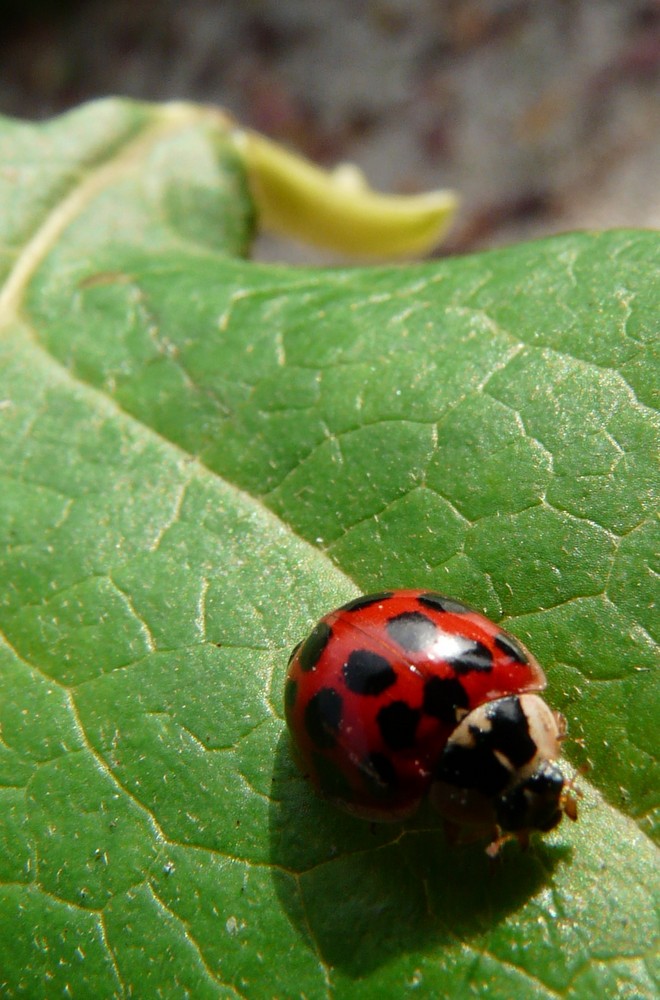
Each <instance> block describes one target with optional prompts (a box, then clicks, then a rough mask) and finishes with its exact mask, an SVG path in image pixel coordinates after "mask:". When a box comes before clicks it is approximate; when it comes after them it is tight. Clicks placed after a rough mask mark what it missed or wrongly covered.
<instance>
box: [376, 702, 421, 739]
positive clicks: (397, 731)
mask: <svg viewBox="0 0 660 1000" xmlns="http://www.w3.org/2000/svg"><path fill="white" fill-rule="evenodd" d="M420 716H421V712H420V711H419V709H418V708H411V707H410V705H407V704H406V702H405V701H393V702H391V703H390V704H389V705H386V706H385V708H381V710H380V712H379V713H378V715H377V717H376V718H377V721H378V728H379V729H380V734H381V736H382V737H383V742H384V743H385V745H386V746H387V747H389V749H390V750H406V749H408V748H409V747H412V746H414V743H415V733H416V731H417V725H418V723H419V719H420Z"/></svg>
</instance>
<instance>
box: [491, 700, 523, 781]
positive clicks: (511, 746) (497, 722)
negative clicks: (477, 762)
mask: <svg viewBox="0 0 660 1000" xmlns="http://www.w3.org/2000/svg"><path fill="white" fill-rule="evenodd" d="M486 718H487V719H488V720H489V721H490V725H491V729H490V732H489V733H487V734H485V735H486V737H487V739H488V744H489V746H491V747H492V748H493V750H499V751H500V753H502V754H504V756H505V757H506V758H507V759H508V760H510V761H511V763H512V764H513V766H514V767H522V765H523V764H526V763H527V762H528V761H530V760H531V759H532V757H533V756H534V754H535V753H536V744H535V742H534V740H533V739H532V737H531V736H530V735H529V723H528V721H527V716H526V715H525V713H524V712H523V710H522V706H521V704H520V699H519V698H518V697H516V695H511V696H509V697H508V698H497V700H496V701H493V702H491V703H490V705H488V707H487V708H486Z"/></svg>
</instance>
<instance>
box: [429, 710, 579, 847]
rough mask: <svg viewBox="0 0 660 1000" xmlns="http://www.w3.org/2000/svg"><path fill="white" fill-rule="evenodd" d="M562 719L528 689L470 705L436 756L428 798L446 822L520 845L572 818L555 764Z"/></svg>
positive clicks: (570, 804) (568, 791)
mask: <svg viewBox="0 0 660 1000" xmlns="http://www.w3.org/2000/svg"><path fill="white" fill-rule="evenodd" d="M564 733H565V723H564V720H563V718H562V717H561V716H560V715H558V714H557V713H555V712H553V711H551V709H550V708H548V706H547V705H546V703H545V702H544V701H543V699H542V698H540V697H539V696H538V695H534V694H522V695H509V696H507V697H504V698H496V699H494V700H493V701H490V702H486V703H485V704H484V705H480V706H479V707H478V708H475V709H473V710H472V711H471V712H470V713H469V714H468V715H466V716H465V717H464V718H463V720H462V721H461V723H460V724H459V725H458V726H457V727H456V729H455V730H454V732H453V733H452V735H451V736H450V738H449V740H448V741H447V745H446V746H445V749H444V751H443V753H442V755H441V757H440V760H439V762H438V766H437V768H436V771H435V774H434V785H433V788H432V791H431V796H432V799H433V801H434V802H435V804H436V807H437V808H438V809H439V810H440V812H441V813H442V814H443V815H444V816H445V818H446V819H448V820H449V821H450V822H453V823H458V824H472V825H476V826H478V825H481V826H483V827H488V826H490V828H491V829H492V828H493V827H494V826H496V827H498V828H499V830H500V832H501V833H502V834H504V835H505V836H504V838H503V839H504V840H506V839H507V835H511V834H513V835H515V836H516V837H517V838H518V839H519V840H520V841H521V843H524V842H526V840H527V838H528V835H529V833H530V832H532V831H533V830H540V831H541V832H543V833H546V832H547V831H548V830H552V829H553V828H554V827H555V826H557V824H558V823H559V822H560V820H561V818H562V815H563V814H564V813H566V815H567V816H568V817H569V818H570V819H576V818H577V807H576V805H575V798H574V797H573V795H572V793H571V784H570V782H567V780H566V779H565V777H564V775H563V774H562V772H561V769H560V767H559V765H558V764H557V758H558V757H559V754H560V750H561V741H562V739H563V737H564Z"/></svg>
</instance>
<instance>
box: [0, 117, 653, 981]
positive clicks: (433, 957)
mask: <svg viewBox="0 0 660 1000" xmlns="http://www.w3.org/2000/svg"><path fill="white" fill-rule="evenodd" d="M97 116H98V118H99V120H101V121H102V122H103V128H100V127H98V126H95V125H94V124H93V123H94V122H95V120H96V118H97ZM214 127H215V128H216V131H215V132H214V131H213V128H214ZM5 141H6V142H7V144H8V147H9V149H10V150H11V151H12V152H11V155H12V156H14V166H15V168H16V173H15V176H13V179H12V172H11V171H5V172H4V173H3V174H2V175H1V184H4V185H5V187H4V190H3V189H2V187H1V184H0V198H2V200H3V203H5V202H6V203H7V204H10V203H11V201H12V193H11V192H12V191H13V188H12V185H13V186H14V187H16V186H17V184H18V182H17V180H16V177H20V178H23V181H24V182H25V178H26V176H27V177H29V176H30V169H29V168H30V167H31V168H32V171H33V184H34V186H35V188H37V189H38V193H39V196H41V194H42V193H43V192H45V193H44V194H43V200H42V202H41V203H40V204H41V208H38V209H35V210H34V212H33V213H32V214H30V212H32V210H30V211H28V210H27V209H24V210H23V209H21V208H20V205H18V203H17V204H16V210H15V211H9V212H7V214H6V216H5V217H4V219H3V225H4V226H5V230H4V231H3V233H2V244H3V247H4V250H3V252H4V253H5V255H6V261H7V265H8V266H9V267H10V270H9V276H8V280H7V284H6V286H5V293H4V295H3V298H2V299H0V303H1V306H2V310H1V311H0V323H1V324H2V329H1V331H0V454H1V455H2V466H1V468H0V475H1V476H2V485H1V487H0V538H1V539H2V549H1V553H0V579H2V580H3V587H2V588H1V589H0V942H4V944H0V958H1V960H0V992H2V993H3V995H7V996H10V997H12V996H34V997H37V996H38V997H41V996H44V995H45V996H60V995H62V994H64V995H66V994H67V993H68V994H70V995H72V996H99V997H105V996H108V997H111V996H118V997H127V996H129V995H133V996H145V997H151V996H156V995H162V996H180V995H186V994H190V995H194V996H195V997H222V998H225V997H228V998H230V997H237V996H242V997H251V998H255V1000H260V998H262V997H264V996H274V997H275V996H279V997H284V996H290V995H293V994H294V993H295V994H296V995H297V994H302V995H304V996H306V997H308V998H317V997H319V998H321V997H328V996H332V997H336V998H344V997H345V998H347V1000H353V998H362V997H365V998H366V997H372V996H374V995H383V994H386V995H393V996H399V995H401V996H406V995H408V994H409V993H410V994H412V995H415V996H428V997H433V996H447V997H456V998H459V997H460V998H463V997H465V996H470V995H480V993H483V992H484V990H485V989H486V988H487V989H488V991H489V995H490V996H493V997H501V998H503V1000H504V998H507V1000H508V998H510V997H511V996H519V997H525V998H527V997H529V998H537V997H540V998H545V997H552V998H555V997H557V995H561V996H566V997H571V998H572V997H574V998H575V1000H583V998H590V997H593V998H601V997H602V996H615V995H624V996H625V995H630V996H640V997H648V998H651V997H654V996H655V995H656V989H657V980H658V972H659V970H658V968H657V964H654V963H657V958H655V957H654V956H657V949H656V947H655V943H656V942H657V917H656V912H655V910H656V904H657V897H658V893H657V867H656V866H657V851H656V848H655V847H654V846H653V844H652V842H651V840H650V839H649V838H648V837H647V836H646V835H645V833H644V832H643V831H644V830H650V829H651V822H650V820H651V818H652V810H653V809H654V807H655V806H656V800H655V799H654V797H653V796H654V794H655V789H657V775H656V772H654V771H653V767H654V760H655V757H657V753H656V751H657V736H656V726H655V719H657V709H655V708H654V705H653V700H652V699H653V694H654V690H655V688H654V687H653V686H652V684H651V680H652V673H651V669H652V667H653V666H654V661H653V660H652V654H653V652H654V647H653V637H652V626H653V622H652V620H651V610H652V607H651V601H652V593H651V585H652V581H653V575H652V574H653V564H652V547H651V546H652V542H651V534H650V532H651V528H650V525H651V521H650V510H651V493H652V487H653V479H652V472H651V467H650V461H651V454H652V447H651V445H652V438H651V434H652V430H653V425H652V423H651V413H650V410H649V404H650V401H651V396H650V394H651V391H652V387H651V385H650V376H649V361H648V358H647V360H643V357H644V355H643V351H644V349H645V343H646V342H647V341H650V340H651V333H652V324H653V322H654V319H653V315H652V304H651V302H652V297H651V277H650V276H651V273H652V267H651V261H652V256H653V254H654V253H657V240H656V241H655V242H654V238H652V237H651V236H649V235H648V234H611V235H607V236H603V237H599V238H592V237H570V238H566V239H563V240H556V241H551V242H548V243H544V244H539V245H536V246H530V247H521V248H518V249H516V250H509V251H502V252H498V253H496V254H491V255H486V256H484V257H481V258H475V259H465V260H456V261H450V262H445V263H439V264H432V265H427V266H424V267H420V268H415V269H405V270H404V269H401V270H385V269H383V270H377V271H376V270H371V271H353V272H330V273H323V274H321V273H309V272H295V271H285V270H279V269H272V268H261V267H254V266H251V265H248V264H245V263H241V262H237V261H232V260H229V259H228V258H227V254H228V253H229V254H232V253H236V252H238V251H239V250H240V248H241V247H242V246H243V245H244V244H245V241H246V240H247V238H248V235H249V230H250V226H251V209H250V206H249V203H248V202H246V201H245V198H244V194H243V193H242V181H241V177H240V173H238V172H237V169H236V163H235V160H234V158H233V156H232V155H231V153H230V151H228V150H227V149H226V147H225V146H224V145H223V142H222V135H221V134H218V133H217V126H213V127H212V123H211V124H210V123H209V122H207V121H206V119H204V118H202V119H201V120H200V119H199V117H198V112H196V111H190V113H189V115H188V116H187V115H186V114H183V116H182V117H181V116H180V115H179V116H177V115H175V116H174V118H173V117H172V114H171V113H169V114H166V115H163V113H161V112H156V111H154V110H150V109H140V108H135V107H134V106H132V105H126V104H123V103H121V102H109V103H105V104H102V105H100V106H97V107H96V108H88V109H83V110H81V111H80V112H77V113H76V114H74V115H72V116H69V117H67V118H66V119H63V120H62V121H61V122H59V123H55V124H53V125H49V126H47V127H45V128H44V129H43V130H42V129H31V128H25V127H22V126H17V125H14V124H11V125H7V126H6V134H5ZM58 141H59V142H61V146H62V149H61V151H60V153H58V156H56V157H55V158H54V159H47V158H46V157H45V154H44V150H46V149H52V148H53V146H52V144H53V143H55V144H56V145H57V143H58ZM49 144H50V145H49ZM72 147H73V148H74V149H75V148H77V147H79V149H80V153H79V161H78V163H76V155H75V154H73V155H72V154H71V148H72ZM191 150H192V152H191ZM8 155H9V154H8ZM218 163H220V166H218ZM26 171H27V173H26ZM58 171H59V173H58ZM200 171H201V179H200ZM16 189H17V190H19V189H20V190H22V188H19V187H17V188H16ZM213 191H217V192H218V195H219V197H220V198H221V199H223V198H224V199H225V207H224V209H223V213H224V216H223V217H224V218H226V219H228V220H229V221H228V222H227V223H226V225H225V226H224V228H223V227H222V226H221V227H220V229H221V232H220V234H219V233H218V227H217V225H216V222H215V220H214V219H213V218H212V216H211V215H210V214H209V213H210V209H209V204H210V201H211V202H212V198H211V199H210V201H209V198H210V192H213ZM7 289H8V291H7ZM596 321H597V322H596ZM385 583H387V584H388V585H397V584H408V585H414V584H416V583H420V585H422V586H426V585H432V586H434V587H437V588H438V589H441V590H444V591H449V592H451V593H454V594H455V595H456V596H459V597H462V598H464V599H467V600H471V601H472V602H474V603H476V604H479V605H481V606H482V607H484V608H485V609H487V610H488V611H489V612H490V613H491V614H492V615H494V616H496V617H501V618H503V619H507V620H508V625H509V627H511V628H512V629H513V630H514V631H517V633H518V634H519V635H520V636H521V637H522V638H523V639H524V640H525V641H527V642H529V644H530V645H531V646H532V648H533V649H534V650H535V652H538V653H539V656H540V658H541V659H542V660H543V662H544V663H545V664H546V665H547V667H548V672H549V674H550V691H549V700H550V701H551V702H552V704H553V705H554V706H557V707H562V708H563V709H564V710H565V711H566V712H567V714H568V715H569V718H570V722H571V726H572V728H573V731H574V732H575V733H576V734H581V735H583V736H584V738H585V742H586V753H587V754H588V756H589V758H591V759H592V760H593V761H594V770H593V775H592V777H593V782H594V785H596V786H598V788H599V789H601V790H602V792H603V793H604V796H605V797H604V798H603V797H601V794H600V792H598V791H596V790H595V789H594V790H592V789H591V787H590V785H589V783H588V782H587V781H581V782H580V783H581V784H583V785H584V787H585V791H586V795H585V800H584V802H583V803H582V816H581V819H580V822H579V823H578V824H576V825H572V826H570V827H569V825H568V824H567V823H564V824H563V825H562V827H561V828H559V829H558V830H557V831H555V832H554V833H553V834H552V835H550V836H549V837H547V838H545V839H544V841H543V842H539V843H536V844H535V846H534V848H533V849H532V850H531V851H529V852H528V853H527V854H522V853H520V852H519V851H517V850H516V849H515V848H510V849H507V851H506V852H505V857H504V860H503V862H502V863H501V865H499V866H497V867H495V868H492V867H491V866H490V864H489V863H488V861H487V859H486V857H485V856H484V854H483V845H481V844H479V845H467V846H465V847H462V848H454V849H449V848H448V847H447V846H446V844H445V843H444V840H443V835H442V832H441V831H440V829H439V828H438V822H437V819H436V818H435V816H433V815H432V814H431V813H430V812H427V811H422V812H420V814H419V815H418V816H417V817H416V818H414V819H413V820H411V821H410V822H408V823H407V824H406V825H405V826H403V827H402V826H399V825H393V826H391V827H390V826H381V827H378V828H375V829H372V827H371V826H370V825H369V824H366V823H363V822H359V821H357V820H353V819H351V818H350V817H347V816H343V815H341V814H339V813H338V812H336V811H335V810H333V809H332V808H331V807H329V806H327V805H326V804H324V803H323V802H321V801H319V800H318V799H316V798H315V797H314V796H312V795H311V793H310V790H309V788H308V787H307V784H306V782H305V780H304V778H303V777H302V776H300V775H299V774H297V773H296V771H295V768H294V766H293V764H292V762H291V758H290V753H289V747H288V743H287V738H286V736H285V735H284V733H283V725H282V718H281V716H282V700H281V688H282V682H283V677H284V671H285V665H286V659H287V651H288V650H289V649H290V648H291V646H293V644H294V643H295V642H296V641H298V639H300V638H301V637H302V635H303V634H304V632H305V630H306V629H307V628H308V627H309V624H310V623H311V622H312V621H313V620H314V619H315V618H316V617H317V616H318V615H319V614H321V613H322V612H323V611H325V610H327V609H328V608H330V607H332V606H335V605H336V604H338V603H340V602H342V601H344V600H347V599H348V598H350V597H352V596H353V595H355V593H356V592H357V588H358V587H359V588H372V587H380V586H381V585H383V584H385ZM620 786H621V788H620ZM613 805H616V806H618V808H613Z"/></svg>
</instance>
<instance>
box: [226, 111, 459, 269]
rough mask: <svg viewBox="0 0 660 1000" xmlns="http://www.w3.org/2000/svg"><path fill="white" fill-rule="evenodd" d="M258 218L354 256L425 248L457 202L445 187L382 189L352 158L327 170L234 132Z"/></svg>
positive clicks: (408, 252) (403, 253) (447, 221)
mask: <svg viewBox="0 0 660 1000" xmlns="http://www.w3.org/2000/svg"><path fill="white" fill-rule="evenodd" d="M232 137H233V141H234V143H235V145H236V148H237V150H238V151H239V153H240V155H241V157H242V158H243V160H244V162H245V164H246V167H247V171H248V176H249V178H250V184H251V187H252V193H253V197H254V199H255V203H256V206H257V210H258V213H259V221H260V223H261V224H262V225H263V227H264V228H266V229H271V230H273V231H275V232H277V233H280V234H283V235H286V236H291V237H296V238H298V239H302V240H304V241H305V242H308V243H313V244H316V245H317V246H322V247H327V248H328V249H331V250H337V251H339V252H340V253H342V254H353V255H355V256H358V257H402V256H411V255H421V254H424V253H427V252H428V251H429V250H431V249H432V248H433V247H434V246H435V245H436V244H437V243H438V242H439V240H440V239H441V238H442V236H443V235H444V233H445V232H446V230H447V228H448V227H449V224H450V222H451V220H452V218H453V215H454V213H455V211H456V208H457V204H458V202H457V198H456V196H455V195H454V194H453V193H452V192H451V191H433V192H429V193H428V194H419V195H383V194H378V193H377V192H375V191H372V190H370V189H369V187H368V186H367V184H366V182H365V180H364V177H363V176H362V174H361V173H360V171H359V170H358V169H357V167H354V166H352V165H350V164H342V165H341V166H340V167H338V168H337V169H336V170H335V171H333V172H331V173H328V172H327V171H325V170H322V169H321V168H320V167H317V166H315V165H314V164H313V163H310V162H309V161H308V160H305V159H303V158H302V157H300V156H296V155H295V154H293V153H290V152H288V151H287V150H286V149H284V148H283V147H281V146H279V145H277V143H274V142H271V141H270V140H269V139H266V138H264V136H261V135H259V134H258V133H256V132H248V131H243V130H236V131H235V132H234V133H233V136H232Z"/></svg>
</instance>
